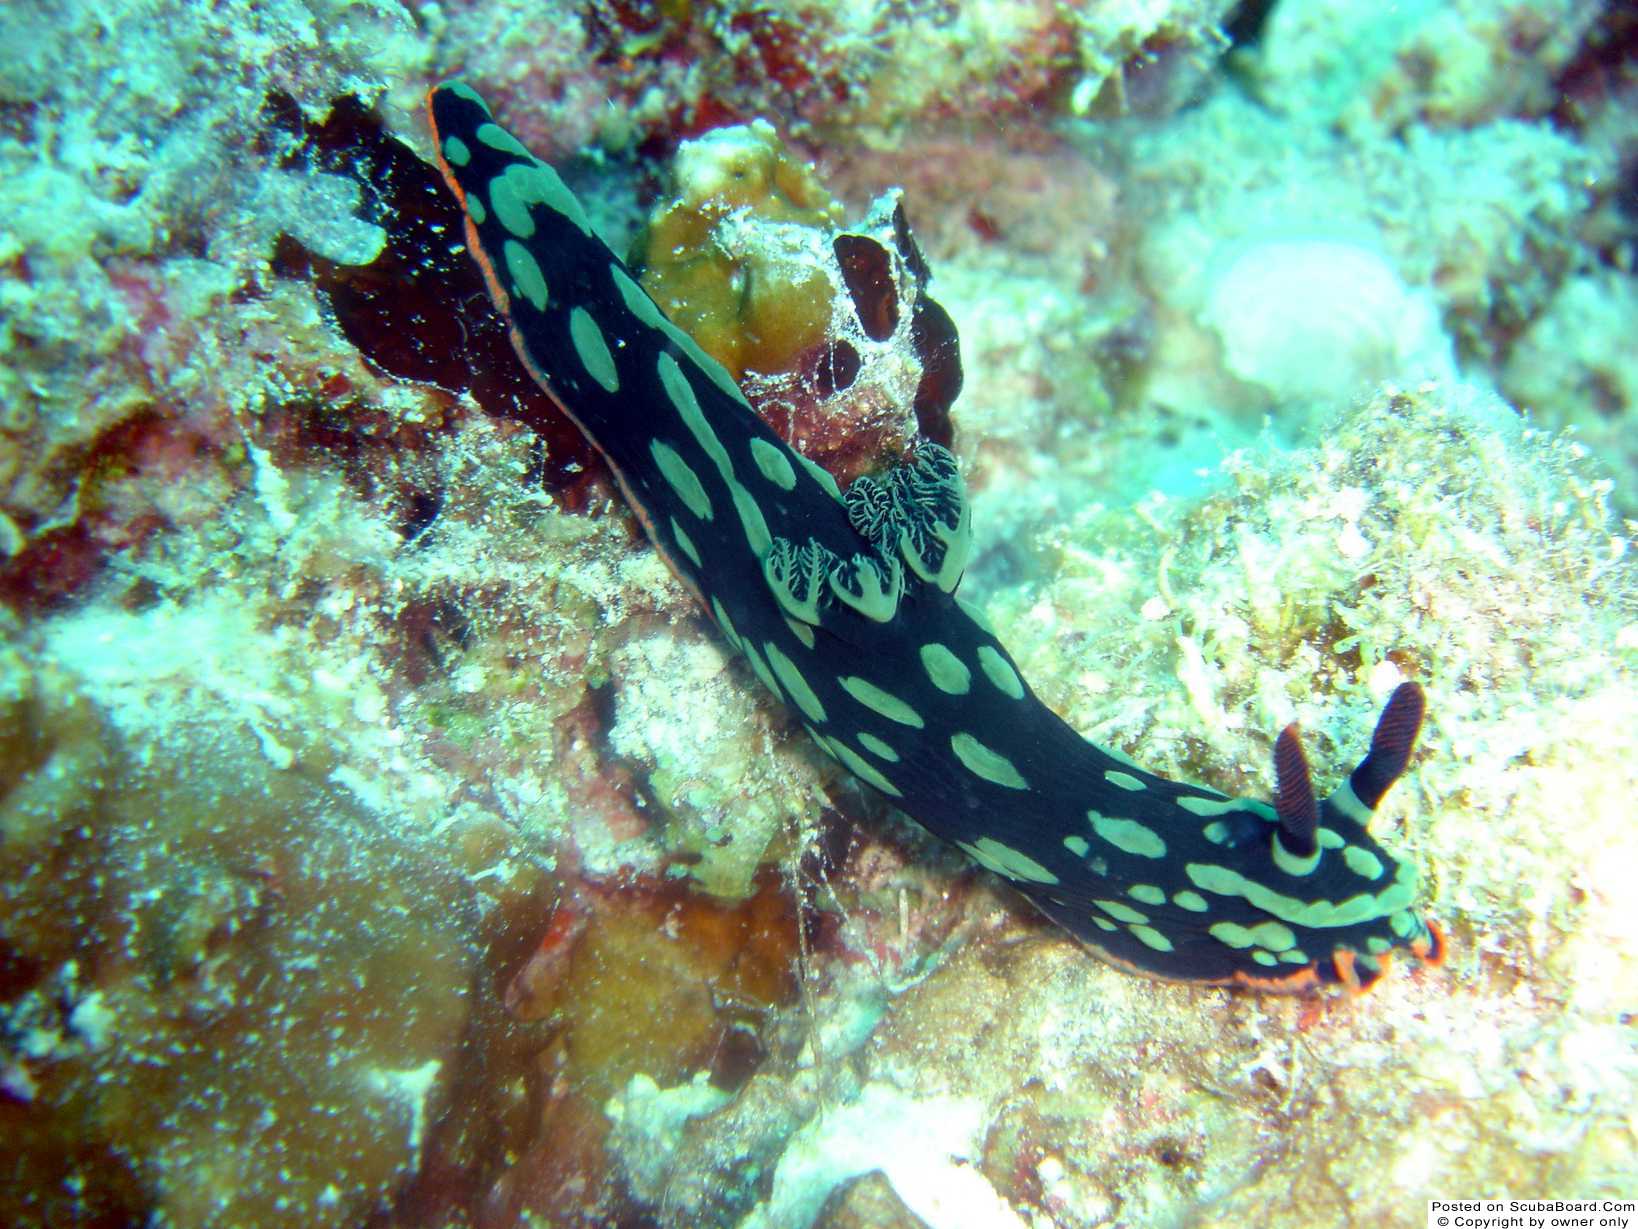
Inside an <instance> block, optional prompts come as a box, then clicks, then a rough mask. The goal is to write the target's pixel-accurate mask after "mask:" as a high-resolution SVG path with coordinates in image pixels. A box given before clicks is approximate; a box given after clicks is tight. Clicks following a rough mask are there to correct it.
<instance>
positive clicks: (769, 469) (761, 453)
mask: <svg viewBox="0 0 1638 1229" xmlns="http://www.w3.org/2000/svg"><path fill="white" fill-rule="evenodd" d="M751 456H752V458H753V459H754V460H755V461H756V467H757V468H758V469H759V470H761V471H762V476H763V477H764V478H766V479H767V480H768V481H769V482H771V483H773V484H774V485H775V486H776V487H778V488H779V489H780V490H781V491H794V490H795V489H796V470H795V469H794V468H793V467H792V466H791V462H790V458H789V457H787V456H786V455H785V454H784V452H782V451H781V450H780V449H779V448H778V446H776V445H774V444H771V443H769V442H768V441H767V440H765V439H762V438H761V437H755V438H753V439H752V440H751Z"/></svg>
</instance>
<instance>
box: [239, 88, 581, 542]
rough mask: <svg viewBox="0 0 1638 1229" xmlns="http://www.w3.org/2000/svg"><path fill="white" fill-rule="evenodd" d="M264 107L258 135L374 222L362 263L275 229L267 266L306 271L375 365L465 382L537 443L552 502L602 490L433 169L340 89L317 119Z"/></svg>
mask: <svg viewBox="0 0 1638 1229" xmlns="http://www.w3.org/2000/svg"><path fill="white" fill-rule="evenodd" d="M267 114H268V123H269V130H270V136H273V137H282V138H283V139H284V140H286V141H290V142H293V145H292V147H291V148H290V150H289V152H288V153H286V154H285V155H284V157H283V159H282V164H283V165H284V166H286V167H288V168H292V169H295V168H306V169H311V170H316V171H321V172H325V173H328V174H332V175H340V176H343V177H345V178H347V179H350V180H353V181H354V182H355V183H357V184H358V185H359V187H360V189H361V193H362V199H361V205H360V209H359V213H360V215H361V216H362V217H363V219H364V220H365V221H367V222H370V223H373V224H374V225H376V226H379V227H381V228H382V230H383V231H385V232H386V243H385V245H384V247H383V248H382V250H381V254H380V255H379V256H377V257H376V258H375V260H373V261H371V262H370V263H369V264H367V265H341V264H337V263H336V262H334V261H332V260H328V259H326V258H325V257H323V256H321V255H318V254H317V253H314V252H311V251H308V250H307V249H306V248H304V247H302V246H301V244H299V243H298V242H297V241H296V240H294V239H292V238H290V237H289V236H283V237H281V239H280V241H279V245H278V250H277V255H276V270H277V272H279V273H280V274H281V275H282V276H286V277H311V278H312V280H313V284H314V286H315V288H316V289H317V290H318V292H319V295H320V297H321V299H322V300H323V302H324V304H325V305H326V307H327V309H328V311H329V313H330V315H331V317H332V319H333V320H334V322H335V324H336V327H337V328H339V329H340V330H341V332H342V334H343V335H344V336H345V337H346V338H347V340H348V341H349V342H351V343H352V344H353V345H354V346H355V347H356V348H357V349H358V351H359V353H360V354H362V355H363V356H364V357H365V358H366V359H367V360H368V361H369V362H370V363H371V364H373V365H374V366H375V367H377V368H378V369H380V370H381V371H383V372H385V373H386V374H387V375H389V376H392V377H394V378H396V379H400V380H411V381H414V382H416V383H419V384H430V385H433V386H435V387H437V388H440V389H443V390H444V391H446V392H448V393H449V394H451V395H452V396H459V395H460V394H462V393H470V394H471V395H472V398H473V400H475V401H476V402H477V403H478V405H479V407H480V408H481V409H482V410H483V411H484V413H486V414H489V415H491V416H493V417H495V418H500V419H505V420H508V421H511V422H517V423H520V424H522V425H524V426H526V427H528V428H529V429H530V430H532V431H533V432H534V433H535V434H536V435H537V436H538V437H539V439H540V441H541V445H542V447H541V449H540V452H539V455H538V460H537V464H536V465H534V466H533V467H532V469H531V476H532V477H533V478H535V479H537V480H538V481H539V482H540V484H541V485H542V486H543V488H544V489H546V490H547V491H550V492H551V493H552V494H553V495H554V496H555V497H556V498H557V499H558V500H559V501H560V502H561V503H562V504H563V506H564V507H566V508H568V509H570V510H571V511H581V510H583V509H584V508H585V507H586V506H587V505H588V504H590V503H592V502H601V499H602V496H603V495H604V494H606V493H608V492H610V491H612V489H613V487H612V484H611V483H610V482H609V481H608V471H607V467H606V466H605V465H604V464H603V461H602V459H601V458H600V457H599V456H598V455H597V453H596V450H595V449H593V448H592V447H591V446H590V445H589V444H588V443H586V440H585V437H584V436H582V435H581V434H580V432H579V430H578V429H577V428H576V427H575V426H574V424H573V423H572V422H570V421H569V419H568V418H567V417H566V416H565V415H564V414H563V413H562V411H561V410H559V409H558V408H557V406H556V405H555V404H554V403H553V402H552V399H551V398H550V397H548V396H547V395H546V393H545V392H544V391H542V390H541V388H540V387H539V386H538V385H537V384H535V382H534V381H533V380H532V379H530V378H529V375H528V373H527V372H525V371H524V369H523V365H522V364H521V363H519V362H518V360H517V355H516V354H515V353H514V352H513V350H512V343H511V341H510V339H509V338H508V336H507V332H506V322H505V320H504V319H503V318H502V317H501V315H500V313H499V312H497V311H496V310H495V308H494V305H493V304H492V303H491V302H490V300H489V295H488V292H487V291H486V290H485V288H484V284H483V278H482V276H481V275H480V274H479V272H478V268H477V265H476V264H474V263H473V261H472V259H471V257H469V256H468V255H467V253H466V247H465V244H464V242H463V240H462V232H463V226H464V224H463V222H462V220H461V212H460V209H459V207H458V206H457V205H456V203H455V200H454V198H453V197H452V196H450V194H449V192H448V191H447V190H445V188H444V185H443V180H442V179H441V178H440V177H439V175H438V172H437V171H436V169H434V168H433V167H432V166H430V165H428V164H427V163H425V162H423V161H422V160H421V159H420V158H419V157H418V156H417V155H416V154H415V152H414V151H413V150H412V149H410V147H409V146H408V145H405V144H404V143H403V142H402V141H400V140H398V139H397V138H396V137H394V136H392V135H390V134H389V133H388V132H387V131H386V128H385V126H384V125H383V123H382V121H381V117H380V116H379V115H378V114H377V113H376V112H375V111H373V110H371V109H369V108H366V107H365V106H364V105H363V104H362V103H361V102H360V101H359V100H358V99H357V98H353V97H351V96H348V97H344V98H340V99H338V100H337V101H336V103H335V105H334V107H332V108H331V111H330V115H329V117H328V118H327V119H325V120H324V122H323V123H319V124H314V123H310V122H307V121H306V120H304V119H303V117H302V115H301V113H300V111H299V109H298V108H296V106H295V104H294V103H293V102H291V101H290V100H289V99H288V98H283V97H277V96H276V97H274V98H272V99H270V100H269V103H268V108H267ZM427 498H430V497H427ZM410 502H411V504H412V506H411V507H410V508H408V509H406V512H405V515H404V517H403V518H402V519H403V520H404V521H405V522H406V527H407V528H408V529H410V530H414V529H415V528H416V520H417V518H422V519H424V517H425V516H426V515H427V508H426V498H423V499H422V500H420V501H410ZM417 502H419V504H420V506H419V508H417V507H415V506H413V505H414V504H416V503H417ZM422 527H424V526H422Z"/></svg>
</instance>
